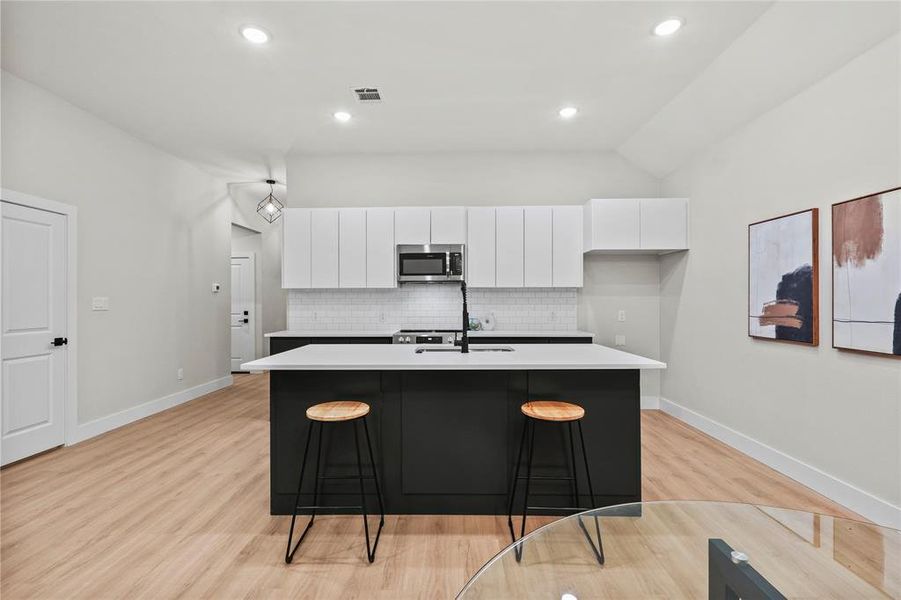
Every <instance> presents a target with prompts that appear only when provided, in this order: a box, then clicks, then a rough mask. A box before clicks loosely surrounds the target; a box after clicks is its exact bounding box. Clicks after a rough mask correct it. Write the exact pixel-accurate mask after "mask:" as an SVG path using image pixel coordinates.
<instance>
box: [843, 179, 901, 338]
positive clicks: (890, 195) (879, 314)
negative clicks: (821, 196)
mask: <svg viewBox="0 0 901 600" xmlns="http://www.w3.org/2000/svg"><path fill="white" fill-rule="evenodd" d="M832 346H833V347H835V348H840V349H843V350H857V351H860V352H869V353H874V354H886V355H893V356H901V188H894V189H891V190H886V191H884V192H879V193H877V194H871V195H869V196H864V197H862V198H855V199H854V200H848V201H846V202H839V203H838V204H833V205H832Z"/></svg>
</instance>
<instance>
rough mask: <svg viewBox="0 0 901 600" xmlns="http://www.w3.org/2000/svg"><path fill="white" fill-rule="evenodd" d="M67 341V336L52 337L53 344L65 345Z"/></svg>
mask: <svg viewBox="0 0 901 600" xmlns="http://www.w3.org/2000/svg"><path fill="white" fill-rule="evenodd" d="M68 343H69V338H64V337H58V338H53V345H54V346H65V345H66V344H68Z"/></svg>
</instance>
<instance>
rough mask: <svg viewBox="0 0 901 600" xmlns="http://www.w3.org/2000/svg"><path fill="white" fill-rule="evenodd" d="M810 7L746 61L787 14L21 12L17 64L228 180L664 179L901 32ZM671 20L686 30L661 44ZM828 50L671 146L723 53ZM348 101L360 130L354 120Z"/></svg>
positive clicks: (334, 7)
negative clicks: (523, 162) (812, 20)
mask: <svg viewBox="0 0 901 600" xmlns="http://www.w3.org/2000/svg"><path fill="white" fill-rule="evenodd" d="M803 4H804V5H806V7H807V8H806V9H804V10H795V12H793V13H791V14H788V15H786V14H782V13H780V14H781V20H780V21H778V23H780V24H781V25H780V27H782V28H781V29H780V28H779V27H770V28H769V29H766V28H764V29H763V30H762V34H761V33H758V34H756V36H755V37H754V38H753V39H752V40H751V41H749V42H746V43H745V46H744V47H741V46H739V47H738V48H739V49H738V50H736V46H735V42H736V40H738V39H740V38H742V36H743V35H744V34H745V32H746V31H755V29H754V27H753V25H754V24H755V22H757V23H758V29H759V23H766V20H765V19H763V18H761V15H764V13H767V11H768V9H769V8H770V3H768V2H361V3H344V2H316V3H313V2H259V3H243V2H215V3H214V2H19V1H12V2H11V1H4V2H3V3H2V5H0V7H2V66H3V68H4V69H6V70H8V71H10V72H12V73H14V74H16V75H18V76H20V77H22V78H24V79H27V80H29V81H32V82H34V83H36V84H38V85H40V86H42V87H45V88H47V89H48V90H50V91H52V92H54V93H56V94H58V95H59V96H62V97H63V98H66V99H67V100H69V101H70V102H72V103H73V104H75V105H77V106H80V107H82V108H84V109H86V110H88V111H90V112H92V113H93V114H95V115H97V116H99V117H100V118H102V119H104V120H106V121H109V122H111V123H113V124H115V125H117V126H119V127H121V128H123V129H125V130H126V131H129V132H131V133H133V134H134V135H136V136H138V137H140V138H143V139H145V140H148V141H150V142H152V143H154V144H156V145H158V146H160V147H162V148H164V149H166V150H169V151H171V152H172V153H174V154H176V155H179V156H182V157H184V158H187V159H189V160H192V161H195V162H198V163H201V164H203V165H206V166H209V167H212V168H215V169H218V170H221V171H222V172H223V173H228V174H229V176H236V175H240V176H246V177H262V176H265V175H267V174H268V172H269V171H270V170H271V171H272V172H273V174H274V175H275V176H277V177H283V176H284V173H283V169H284V167H283V164H284V156H285V155H286V154H287V153H291V152H299V153H309V154H324V153H367V152H445V151H495V150H497V151H533V150H534V151H538V150H541V151H589V150H591V151H593V150H597V151H603V150H617V149H619V150H622V151H623V153H624V154H625V155H626V156H627V157H629V158H630V159H631V160H633V161H634V162H636V163H637V164H639V165H640V166H643V167H645V168H647V169H649V170H650V171H652V172H654V173H655V174H658V175H660V174H662V173H664V172H666V171H668V170H669V169H671V168H672V167H673V166H674V165H675V163H676V162H677V161H675V160H673V158H672V157H670V158H669V160H668V159H667V156H663V157H661V156H660V152H659V150H658V148H659V147H660V145H661V144H662V147H664V148H666V151H667V153H675V154H677V155H678V156H680V157H684V155H685V150H686V148H687V150H690V151H692V152H694V151H696V150H697V146H698V144H699V143H708V142H709V141H710V140H711V139H712V138H715V137H716V136H718V135H722V134H723V130H724V129H727V128H728V126H732V125H735V123H736V122H737V123H740V122H743V120H745V119H747V118H748V114H749V113H751V112H754V111H760V110H765V109H766V108H767V107H768V102H770V101H771V99H772V98H774V97H781V96H784V95H785V93H786V89H789V90H790V89H793V88H795V87H797V86H798V84H799V82H800V83H801V84H804V82H805V81H806V80H807V79H809V78H810V77H809V76H808V77H807V78H806V79H805V78H804V77H800V78H799V77H795V76H794V75H793V73H794V72H795V71H803V72H804V73H806V74H813V75H814V76H816V75H817V74H820V73H821V72H823V71H825V72H829V70H831V69H833V68H835V67H837V66H838V64H841V63H842V61H845V62H846V61H847V60H848V59H849V58H851V57H852V56H853V55H856V54H859V53H860V52H861V51H863V50H864V49H866V47H868V46H871V45H874V44H875V43H877V42H878V41H879V40H881V39H883V38H885V37H886V36H887V35H890V33H891V31H892V30H893V28H894V30H897V26H898V19H897V17H896V18H894V19H886V16H887V15H890V14H896V13H897V5H896V3H893V2H888V3H876V4H865V3H841V4H843V5H846V6H845V8H844V12H842V13H841V15H839V16H840V17H841V18H842V19H848V18H850V19H851V23H850V25H851V26H853V27H855V29H854V34H853V35H850V36H847V35H841V36H839V33H841V31H838V30H839V29H840V28H838V27H835V23H834V22H833V20H832V17H829V18H825V19H821V21H825V23H820V24H815V26H814V27H813V28H812V31H811V30H809V29H792V28H788V29H785V26H786V23H788V22H789V21H791V20H792V19H795V21H794V22H793V24H794V27H796V28H798V27H800V28H805V27H807V24H806V23H805V22H804V21H803V14H801V13H804V12H805V10H806V11H807V12H815V11H816V10H820V9H822V8H823V7H824V6H825V5H824V4H821V3H803ZM827 4H829V3H827ZM852 5H853V6H854V7H856V8H849V7H851V6H852ZM891 11H895V12H894V13H891ZM772 12H773V11H770V13H767V14H766V15H764V16H765V17H767V18H771V17H770V14H771V13H772ZM784 12H785V11H783V13H784ZM830 14H834V15H835V14H837V13H830ZM671 15H678V16H680V17H682V18H684V19H685V20H686V23H687V24H686V27H685V28H684V29H683V30H682V31H681V32H679V33H678V34H676V35H675V36H673V37H670V38H658V37H655V36H652V35H651V34H650V30H651V28H652V27H653V26H654V24H656V23H657V22H658V21H660V20H662V19H663V18H665V17H668V16H671ZM758 19H759V21H758ZM798 19H801V21H800V22H799V21H798ZM887 21H888V22H887ZM245 23H253V24H257V25H260V26H263V27H265V28H266V29H268V30H269V31H270V32H271V33H272V41H271V43H269V44H268V45H265V46H259V47H258V46H252V45H250V44H248V43H247V42H245V41H244V40H243V39H242V38H241V37H240V35H239V34H238V27H239V26H240V25H241V24H245ZM845 23H846V25H847V21H845ZM749 27H750V28H751V29H749ZM858 27H859V29H858ZM795 34H800V35H798V36H797V39H800V40H801V42H800V44H798V43H794V44H793V39H792V38H793V37H795ZM772 35H775V36H776V37H775V38H768V37H767V36H772ZM849 37H850V38H851V39H850V42H849V41H848V40H847V39H846V38H849ZM811 40H813V41H815V42H816V44H814V45H813V46H811V47H810V48H812V49H816V50H817V51H819V50H822V49H824V48H825V49H829V48H832V47H834V46H835V45H838V46H839V47H840V50H838V51H829V52H826V53H825V54H826V55H825V56H823V57H819V56H818V55H814V56H813V57H812V58H811V59H810V60H803V61H788V62H789V63H790V66H791V67H792V68H794V69H795V71H791V70H788V71H785V72H782V71H780V77H775V78H769V77H767V76H765V75H764V76H763V77H762V78H758V79H759V80H762V81H763V83H761V81H755V88H754V89H746V90H740V91H739V92H737V93H736V92H735V90H733V93H732V95H730V94H719V95H717V94H716V93H714V95H713V96H712V98H713V99H715V100H716V101H717V102H720V101H723V102H726V103H727V104H726V105H718V106H717V107H715V108H716V109H717V112H718V113H720V112H722V113H724V114H732V113H731V112H730V111H731V110H732V107H731V106H729V104H731V103H732V101H733V100H736V99H739V100H740V99H741V98H743V97H744V98H747V97H748V95H752V96H753V95H754V94H758V96H759V98H760V101H758V102H752V103H748V102H744V103H739V104H741V106H740V107H739V109H740V110H737V111H734V112H735V114H736V115H738V117H737V118H736V117H734V116H732V117H722V118H720V119H718V120H717V126H716V127H714V128H713V130H712V132H708V133H706V134H705V135H689V136H688V137H689V138H690V140H689V142H690V143H688V144H687V147H686V148H680V146H679V140H678V139H676V140H673V139H671V138H673V136H680V135H685V131H684V127H683V128H682V129H681V130H680V128H679V127H678V126H677V125H678V124H679V123H685V122H698V118H697V117H698V115H699V114H701V115H703V114H704V113H705V112H709V111H710V110H711V107H710V102H706V103H705V102H703V100H704V98H705V97H708V94H707V93H706V91H713V92H717V90H720V85H721V82H725V84H727V85H729V86H735V84H736V80H735V79H736V77H735V75H736V74H735V73H730V71H729V68H728V67H729V64H730V63H729V62H728V61H727V62H726V63H725V65H724V64H719V66H718V68H717V69H715V70H714V71H713V72H712V73H711V71H710V68H711V65H713V66H714V67H717V65H718V63H717V59H718V58H719V57H721V56H724V57H727V58H728V56H729V53H730V52H731V53H733V54H735V55H736V56H740V57H742V60H743V61H744V62H742V61H735V60H734V59H733V62H734V63H735V64H737V65H738V66H739V67H741V68H754V58H755V57H766V58H767V60H766V61H764V63H763V64H765V65H766V67H767V68H772V67H774V66H775V68H777V70H778V68H779V64H780V63H781V62H782V59H783V56H782V55H783V54H784V53H789V54H790V53H792V52H806V51H807V50H808V48H807V47H805V46H804V44H806V43H809V42H810V41H811ZM748 57H750V58H751V61H750V63H751V64H748V60H747V59H748ZM836 63H838V64H836ZM820 76H821V75H820ZM807 83H808V84H809V83H810V82H809V81H807ZM359 85H371V86H378V87H379V88H380V89H381V90H382V93H383V96H384V102H383V103H381V104H375V105H358V104H356V103H355V101H354V99H353V95H352V93H351V88H352V87H354V86H359ZM693 85H694V86H695V88H694V91H693V88H692V86H693ZM771 88H772V89H771ZM720 91H721V90H720ZM700 92H705V93H700ZM686 94H688V96H686ZM569 103H571V104H573V105H576V106H578V107H579V109H580V113H579V115H578V117H577V118H575V119H573V120H572V121H569V122H563V121H561V120H560V119H559V118H558V116H557V109H558V108H559V107H560V106H562V105H564V104H569ZM749 105H750V106H749ZM336 110H347V111H349V112H351V113H352V114H353V115H354V118H353V120H352V121H351V123H349V124H347V125H341V124H338V123H336V122H335V121H334V120H333V119H332V116H331V115H332V113H333V112H334V111H336ZM687 113H688V114H687ZM688 117H691V118H692V119H694V121H686V119H687V118H688ZM700 121H703V119H701V120H700ZM680 150H682V152H681V153H680Z"/></svg>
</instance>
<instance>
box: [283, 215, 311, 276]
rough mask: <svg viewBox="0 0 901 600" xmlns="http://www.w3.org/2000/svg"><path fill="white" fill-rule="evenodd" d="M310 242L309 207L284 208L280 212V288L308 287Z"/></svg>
mask: <svg viewBox="0 0 901 600" xmlns="http://www.w3.org/2000/svg"><path fill="white" fill-rule="evenodd" d="M310 243H311V240H310V209H309V208H286V209H284V213H283V214H282V288H284V289H303V288H308V287H310V285H311V282H310V268H311V262H310V258H311V246H310Z"/></svg>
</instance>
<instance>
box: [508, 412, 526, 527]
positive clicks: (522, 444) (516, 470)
mask: <svg viewBox="0 0 901 600" xmlns="http://www.w3.org/2000/svg"><path fill="white" fill-rule="evenodd" d="M528 428H529V422H528V419H526V420H524V421H523V424H522V435H521V436H520V437H519V452H517V453H516V466H515V467H514V469H513V484H512V486H511V487H510V502H509V503H508V504H507V527H509V528H510V539H511V540H512V542H513V543H515V542H516V534H515V533H514V532H513V501H514V500H515V499H516V485H517V483H518V482H519V466H520V464H522V450H523V447H525V445H526V430H528Z"/></svg>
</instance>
